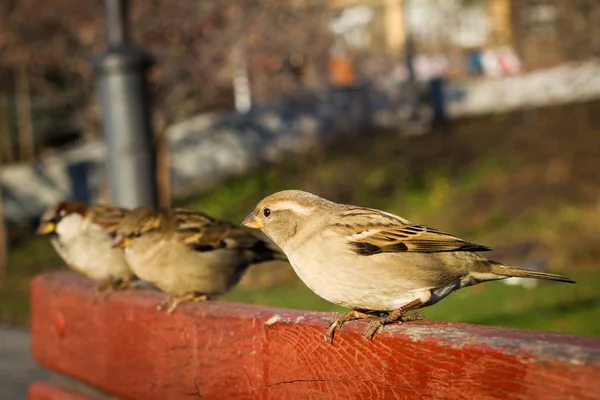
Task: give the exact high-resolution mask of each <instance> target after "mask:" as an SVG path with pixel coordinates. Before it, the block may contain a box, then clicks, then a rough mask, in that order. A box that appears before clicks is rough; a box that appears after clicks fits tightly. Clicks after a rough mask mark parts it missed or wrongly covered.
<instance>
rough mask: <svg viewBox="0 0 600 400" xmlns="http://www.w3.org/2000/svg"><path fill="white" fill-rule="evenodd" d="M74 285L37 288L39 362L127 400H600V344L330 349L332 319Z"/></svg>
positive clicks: (448, 342)
mask: <svg viewBox="0 0 600 400" xmlns="http://www.w3.org/2000/svg"><path fill="white" fill-rule="evenodd" d="M92 290H93V284H92V283H91V282H90V281H88V280H86V279H84V278H80V277H78V276H75V275H73V274H71V273H66V272H61V273H50V274H44V275H40V276H38V277H37V278H35V279H34V281H33V283H32V287H31V295H32V351H33V355H34V357H35V359H36V360H37V361H38V362H39V363H40V364H42V365H43V366H45V367H47V368H49V369H52V370H55V371H59V372H61V373H64V374H66V375H69V376H72V377H74V378H76V379H80V380H82V381H85V382H87V383H89V384H91V385H93V386H95V387H97V388H100V389H102V390H104V391H106V392H109V393H112V394H114V395H116V396H118V397H122V398H127V399H148V400H152V399H167V398H168V399H178V398H189V397H197V398H204V399H226V398H259V399H267V398H268V399H278V398H297V399H300V398H302V399H317V398H321V399H330V398H336V399H345V398H422V397H425V398H427V397H433V398H440V399H444V398H463V397H466V398H477V399H486V398H511V399H525V398H529V399H530V398H540V399H552V398H563V399H564V398H577V399H600V385H599V384H598V382H600V339H598V338H586V337H579V336H575V335H562V334H556V333H549V332H537V331H527V330H517V329H501V328H494V327H487V326H476V325H468V324H451V323H444V322H435V321H418V322H414V323H406V324H402V325H397V326H388V327H386V329H385V330H384V331H383V332H382V333H380V334H378V335H377V336H376V337H375V339H374V341H373V342H369V341H366V340H365V339H363V336H362V334H363V332H364V330H365V328H366V326H367V323H366V322H357V323H349V324H348V325H347V327H345V328H344V331H343V332H342V333H341V334H338V335H337V336H336V338H335V343H334V344H333V345H331V344H326V343H323V339H322V338H323V333H324V331H325V330H326V328H327V326H328V320H329V319H330V318H331V316H332V314H326V313H315V312H302V311H292V310H284V309H277V308H268V307H257V306H251V305H246V304H237V303H228V302H222V301H211V302H207V303H204V304H188V305H184V306H182V307H180V308H179V309H178V310H177V311H176V312H175V313H173V314H172V315H170V316H168V315H165V314H164V313H161V312H158V311H156V310H155V305H156V303H157V302H159V301H160V300H161V299H162V295H161V294H160V293H157V292H151V291H133V290H132V291H126V292H121V293H116V294H113V295H111V296H110V298H109V299H107V300H104V301H101V302H99V303H98V304H93V303H92Z"/></svg>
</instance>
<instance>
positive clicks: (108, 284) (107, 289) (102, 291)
mask: <svg viewBox="0 0 600 400" xmlns="http://www.w3.org/2000/svg"><path fill="white" fill-rule="evenodd" d="M114 285H115V283H114V282H113V281H112V280H110V279H108V280H106V281H104V282H102V283H100V284H99V285H98V286H96V289H94V297H93V299H92V301H93V303H94V304H96V303H97V302H98V300H99V299H100V297H102V299H106V297H107V296H108V295H109V294H110V293H111V292H112V291H113V290H114V289H115V287H114Z"/></svg>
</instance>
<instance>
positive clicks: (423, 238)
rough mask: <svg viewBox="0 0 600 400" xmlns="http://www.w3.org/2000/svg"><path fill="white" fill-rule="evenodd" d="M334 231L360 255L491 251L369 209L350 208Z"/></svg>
mask: <svg viewBox="0 0 600 400" xmlns="http://www.w3.org/2000/svg"><path fill="white" fill-rule="evenodd" d="M332 229H333V230H335V231H336V232H339V233H341V234H343V235H346V236H347V238H348V243H349V244H350V246H351V248H352V250H353V251H354V252H356V253H357V254H360V255H372V254H378V253H394V252H420V253H435V252H442V251H489V250H491V249H490V248H489V247H486V246H482V245H478V244H475V243H470V242H467V241H466V240H463V239H461V238H458V237H456V236H452V235H449V234H447V233H443V232H440V231H437V230H435V229H431V228H427V227H425V226H423V225H419V224H413V223H412V222H410V221H407V220H405V219H403V218H401V217H398V216H396V215H393V214H390V213H386V212H383V211H379V210H374V209H370V208H358V207H350V208H348V209H347V210H345V211H344V212H342V214H341V215H340V218H339V219H338V220H336V223H335V224H334V225H333V226H332Z"/></svg>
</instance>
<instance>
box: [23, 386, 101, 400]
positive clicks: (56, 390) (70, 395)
mask: <svg viewBox="0 0 600 400" xmlns="http://www.w3.org/2000/svg"><path fill="white" fill-rule="evenodd" d="M27 399H28V400H94V398H92V397H89V396H85V395H83V394H80V393H77V392H75V391H73V390H70V389H66V388H64V387H61V386H58V385H53V384H51V383H46V382H35V383H34V384H33V385H31V386H30V387H29V390H28V393H27Z"/></svg>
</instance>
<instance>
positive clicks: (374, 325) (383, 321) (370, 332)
mask: <svg viewBox="0 0 600 400" xmlns="http://www.w3.org/2000/svg"><path fill="white" fill-rule="evenodd" d="M420 319H425V316H423V314H421V313H413V314H410V315H400V316H395V315H393V313H392V314H390V315H388V316H385V317H381V318H377V319H375V320H373V321H372V322H371V323H370V324H369V327H368V328H367V331H366V332H365V339H367V340H371V341H373V336H375V334H376V333H377V331H378V330H379V328H382V327H384V326H385V325H388V324H392V323H394V322H397V323H399V324H401V323H402V322H411V321H417V320H420Z"/></svg>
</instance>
